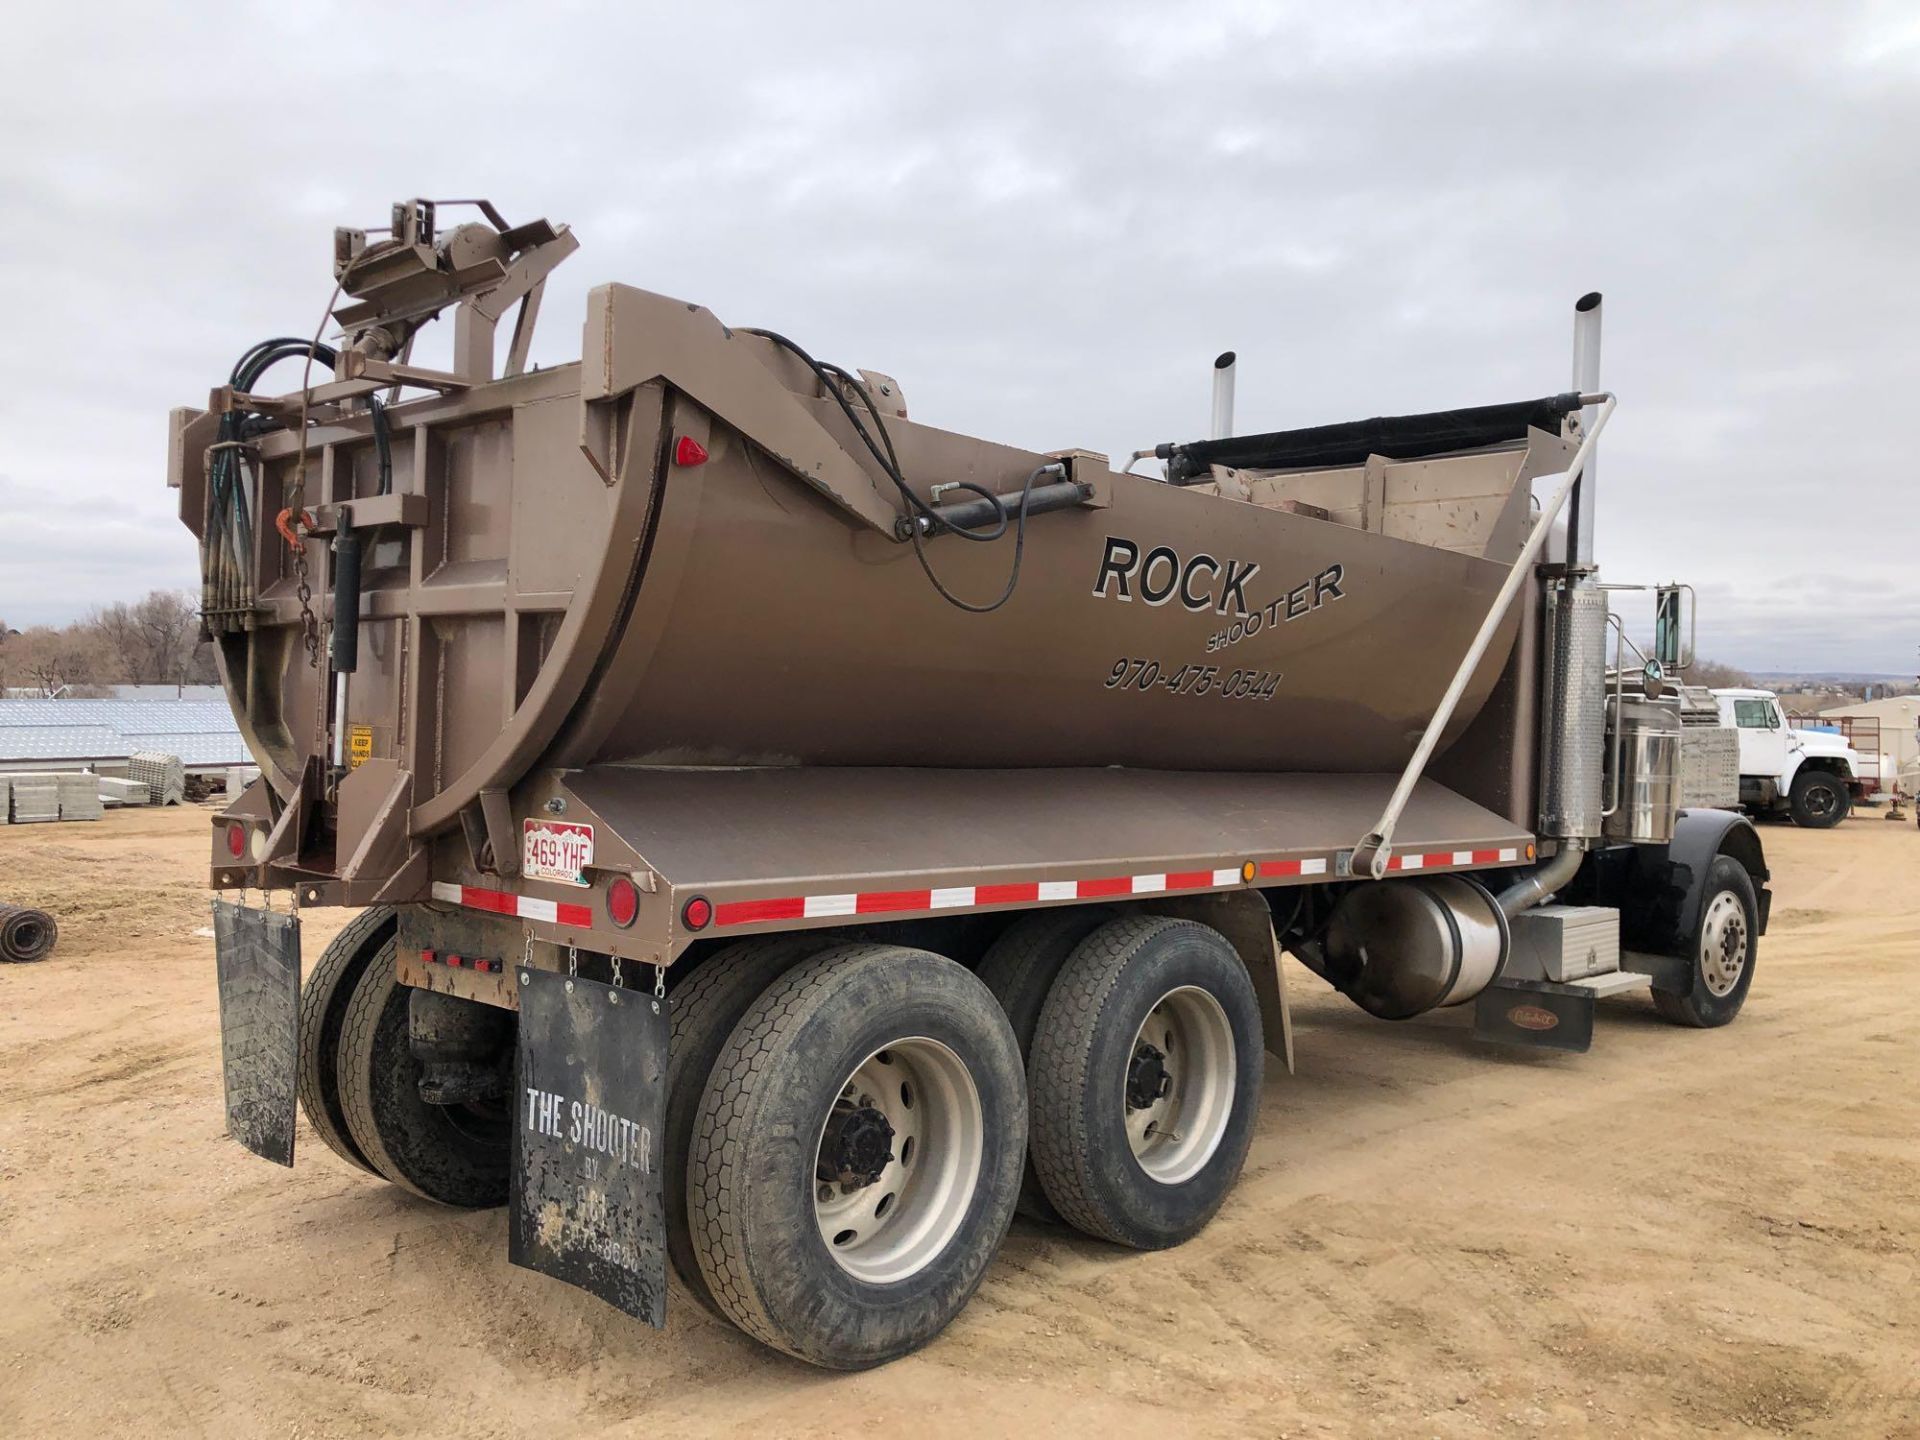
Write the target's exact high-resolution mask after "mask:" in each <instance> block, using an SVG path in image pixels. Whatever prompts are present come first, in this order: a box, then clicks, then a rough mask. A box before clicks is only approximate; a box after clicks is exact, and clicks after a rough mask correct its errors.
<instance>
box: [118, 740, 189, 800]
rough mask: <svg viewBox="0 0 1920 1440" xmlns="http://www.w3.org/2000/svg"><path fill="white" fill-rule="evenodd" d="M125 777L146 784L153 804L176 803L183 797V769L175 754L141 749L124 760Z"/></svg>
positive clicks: (184, 767)
mask: <svg viewBox="0 0 1920 1440" xmlns="http://www.w3.org/2000/svg"><path fill="white" fill-rule="evenodd" d="M127 778H128V779H129V780H138V781H141V782H142V783H143V784H145V785H146V787H147V795H148V799H149V802H150V803H152V804H154V805H180V804H184V803H185V801H186V798H187V770H186V766H185V765H183V764H182V763H181V760H180V757H179V756H178V755H169V754H167V753H165V752H164V751H159V750H142V751H139V752H138V753H136V754H134V755H132V756H130V757H129V758H128V760H127Z"/></svg>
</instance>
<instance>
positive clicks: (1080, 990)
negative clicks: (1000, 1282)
mask: <svg viewBox="0 0 1920 1440" xmlns="http://www.w3.org/2000/svg"><path fill="white" fill-rule="evenodd" d="M1259 1015H1260V1002H1259V998H1258V997H1257V996H1256V995H1255V993H1254V989H1253V981H1252V979H1251V978H1250V977H1249V976H1248V974H1247V968H1246V966H1245V965H1244V964H1242V963H1241V960H1240V956H1239V955H1238V954H1237V953H1236V952H1235V950H1234V949H1233V947H1232V946H1231V945H1230V944H1228V942H1227V940H1226V937H1225V936H1223V935H1221V934H1220V933H1219V932H1218V931H1217V930H1213V929H1211V928H1209V927H1208V926H1205V925H1201V924H1198V923H1196V922H1194V921H1191V920H1176V919H1170V918H1168V917H1165V916H1156V915H1128V916H1124V917H1122V918H1121V919H1118V920H1113V921H1109V922H1108V923H1107V924H1105V925H1103V926H1101V927H1100V928H1099V929H1098V930H1096V931H1094V932H1093V933H1092V934H1091V935H1089V936H1088V937H1087V938H1086V940H1084V941H1083V942H1082V943H1081V944H1080V945H1079V947H1078V948H1077V949H1075V951H1074V952H1073V955H1072V956H1071V958H1069V959H1068V961H1067V963H1066V966H1065V968H1063V969H1062V970H1061V972H1060V976H1059V979H1057V980H1056V981H1055V982H1054V986H1053V991H1052V993H1051V994H1050V995H1049V996H1048V997H1047V1003H1046V1007H1045V1008H1044V1010H1043V1011H1042V1012H1041V1016H1040V1028H1039V1031H1038V1033H1037V1034H1036V1035H1035V1037H1034V1043H1033V1056H1032V1059H1031V1060H1030V1061H1029V1062H1028V1066H1027V1076H1028V1082H1029V1085H1030V1087H1031V1089H1032V1114H1033V1140H1032V1145H1033V1159H1034V1166H1035V1168H1036V1169H1037V1170H1038V1171H1039V1173H1040V1183H1041V1184H1042V1185H1043V1186H1044V1187H1045V1188H1046V1192H1047V1198H1048V1199H1050V1200H1051V1201H1052V1202H1053V1204H1054V1207H1055V1208H1056V1209H1057V1210H1058V1211H1059V1212H1060V1214H1061V1215H1062V1216H1063V1217H1064V1218H1065V1219H1066V1220H1067V1221H1069V1222H1070V1223H1071V1224H1073V1225H1074V1226H1076V1227H1078V1228H1079V1229H1081V1230H1084V1231H1085V1232H1086V1233H1087V1234H1089V1235H1093V1236H1097V1237H1099V1238H1101V1239H1104V1240H1111V1241H1113V1242H1114V1243H1116V1244H1119V1245H1127V1246H1131V1247H1132V1248H1134V1249H1136V1250H1159V1249H1164V1248H1166V1247H1167V1246H1170V1245H1178V1244H1179V1243H1180V1242H1181V1241H1183V1240H1186V1239H1189V1238H1191V1237H1192V1236H1194V1235H1196V1234H1198V1233H1199V1231H1200V1230H1201V1229H1202V1228H1203V1227H1204V1226H1205V1225H1206V1223H1207V1222H1208V1221H1209V1220H1211V1219H1212V1218H1213V1216H1214V1214H1215V1213H1216V1212H1217V1211H1218V1210H1219V1209H1220V1207H1221V1205H1222V1204H1224V1203H1225V1201H1226V1198H1227V1192H1228V1191H1229V1190H1231V1189H1232V1188H1233V1182H1234V1181H1235V1180H1236V1179H1238V1178H1239V1175H1240V1168H1241V1166H1242V1165H1243V1164H1244V1163H1245V1162H1246V1158H1247V1148H1248V1146H1249V1145H1251V1144H1252V1142H1253V1126H1254V1120H1255V1118H1256V1116H1257V1114H1258V1111H1259V1105H1260V1084H1261V1079H1262V1075H1263V1073H1264V1069H1265V1063H1266V1061H1265V1054H1264V1052H1263V1050H1262V1048H1261V1047H1262V1040H1261V1034H1260V1024H1259Z"/></svg>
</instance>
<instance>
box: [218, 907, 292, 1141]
mask: <svg viewBox="0 0 1920 1440" xmlns="http://www.w3.org/2000/svg"><path fill="white" fill-rule="evenodd" d="M213 958H214V968H215V971H216V972H217V974H218V976H219V981H220V1072H221V1077H222V1079H223V1081H224V1083H225V1087H226V1099H227V1133H228V1134H229V1135H231V1136H233V1138H234V1139H236V1140H238V1141H239V1142H240V1143H241V1144H242V1145H244V1146H246V1147H247V1149H249V1150H251V1151H252V1152H253V1153H254V1154H256V1155H258V1156H259V1157H260V1158H261V1159H263V1160H272V1161H274V1162H275V1163H276V1164H280V1165H287V1166H291V1165H292V1164H293V1112H294V1074H295V1068H296V1066H297V1064H298V1059H297V1056H298V1053H299V1043H300V918H299V917H298V916H297V915H277V914H274V913H273V912H272V911H269V910H255V909H253V908H252V907H251V906H247V905H234V904H230V903H229V902H227V901H225V900H215V901H214V902H213Z"/></svg>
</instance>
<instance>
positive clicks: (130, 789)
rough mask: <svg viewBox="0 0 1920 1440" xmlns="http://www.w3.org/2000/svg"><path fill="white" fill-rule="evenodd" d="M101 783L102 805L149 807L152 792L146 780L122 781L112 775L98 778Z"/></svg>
mask: <svg viewBox="0 0 1920 1440" xmlns="http://www.w3.org/2000/svg"><path fill="white" fill-rule="evenodd" d="M96 778H97V779H98V780H99V782H100V803H101V804H103V805H148V804H151V803H152V801H151V800H150V799H149V795H150V793H151V792H149V791H148V789H147V783H146V781H144V780H120V779H116V778H115V777H114V776H111V775H101V776H98V777H96Z"/></svg>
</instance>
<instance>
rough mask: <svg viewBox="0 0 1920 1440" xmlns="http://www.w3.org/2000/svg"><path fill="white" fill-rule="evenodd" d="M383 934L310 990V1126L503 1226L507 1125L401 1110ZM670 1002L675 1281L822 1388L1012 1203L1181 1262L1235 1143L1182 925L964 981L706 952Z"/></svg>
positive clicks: (362, 936) (908, 1318) (1028, 957)
mask: <svg viewBox="0 0 1920 1440" xmlns="http://www.w3.org/2000/svg"><path fill="white" fill-rule="evenodd" d="M393 933H394V925H393V917H392V914H391V912H383V911H369V912H367V913H366V914H364V915H363V916H361V917H360V918H359V919H357V920H356V921H355V922H353V924H352V925H350V926H349V927H348V928H347V930H346V931H343V932H342V934H341V936H340V937H339V938H338V939H337V940H336V941H335V943H334V944H333V945H331V946H329V947H328V949H327V951H326V953H325V954H324V955H323V956H322V957H321V959H320V961H319V963H318V964H317V965H316V966H315V967H314V970H313V973H312V974H311V975H310V977H309V979H308V982H307V985H306V987H305V991H304V994H303V998H302V1016H301V1053H300V1097H301V1101H302V1104H303V1107H304V1108H305V1109H306V1112H307V1115H308V1118H309V1120H310V1121H311V1122H312V1123H313V1126H314V1129H315V1131H316V1132H317V1133H318V1134H319V1135H320V1137H321V1139H322V1140H323V1141H324V1142H325V1143H326V1144H327V1145H328V1146H329V1147H330V1148H332V1149H333V1150H335V1151H336V1152H337V1153H338V1154H340V1155H341V1157H342V1158H344V1159H346V1160H347V1161H349V1163H351V1164H353V1165H356V1166H358V1167H359V1168H361V1169H364V1170H367V1171H370V1172H372V1173H375V1174H378V1175H381V1176H383V1177H384V1178H386V1179H388V1180H391V1181H393V1182H394V1183H396V1184H398V1185H401V1186H403V1187H405V1188H406V1189H408V1190H410V1191H412V1192H414V1193H416V1194H419V1195H422V1196H425V1197H426V1198H428V1199H432V1200H436V1201H440V1202H442V1203H446V1204H451V1205H462V1206H485V1205H497V1204H500V1203H503V1202H504V1200H505V1198H506V1193H507V1184H508V1165H509V1159H510V1154H511V1141H512V1125H511V1117H510V1115H509V1114H508V1113H507V1112H506V1111H505V1109H504V1107H501V1108H500V1109H499V1110H498V1111H497V1112H495V1111H493V1110H490V1109H489V1108H488V1107H487V1106H485V1105H477V1104H476V1105H456V1106H443V1105H431V1104H428V1103H426V1102H425V1101H423V1100H421V1098H420V1094H419V1080H420V1074H421V1072H420V1066H419V1064H418V1062H417V1061H416V1060H415V1059H414V1057H413V1056H412V1054H411V1051H410V1048H409V1037H408V1005H409V997H410V995H411V992H410V991H409V990H408V989H407V988H406V987H404V986H401V985H399V984H398V983H397V981H396V979H395V974H394V953H393V946H394V940H393ZM669 1004H670V1009H669V1021H670V1041H669V1050H668V1072H667V1108H666V1117H665V1133H664V1134H663V1136H662V1137H661V1138H662V1147H663V1154H664V1159H665V1166H664V1168H665V1184H666V1220H667V1248H668V1253H669V1257H670V1259H671V1261H672V1263H673V1266H674V1268H675V1270H676V1271H677V1272H678V1274H679V1276H680V1278H681V1280H682V1282H683V1284H684V1285H685V1287H686V1289H687V1290H688V1292H689V1293H690V1294H692V1295H693V1297H694V1298H695V1299H696V1300H698V1301H699V1302H700V1303H701V1304H703V1305H704V1306H706V1307H707V1308H708V1309H709V1310H712V1311H713V1312H715V1313H717V1314H718V1315H720V1316H722V1317H723V1318H725V1319H727V1320H729V1321H731V1322H732V1323H734V1324H735V1325H737V1326H739V1327H740V1328H741V1329H743V1330H745V1331H746V1332H747V1333H748V1334H750V1335H753V1336H754V1337H755V1338H757V1339H759V1340H761V1341H762V1342H764V1343H766V1344H768V1345H771V1346H773V1347H774V1348H776V1349H780V1350H783V1351H785V1352H786V1353H788V1354H791V1355H794V1356H796V1357H798V1358H800V1359H803V1360H806V1361H808V1362H810V1363H812V1364H815V1365H820V1366H824V1367H828V1368H833V1369H843V1370H852V1369H863V1368H866V1367H868V1366H872V1365H877V1364H881V1363H884V1362H885V1361H887V1360H890V1359H893V1358H895V1357H897V1356H900V1355H903V1354H906V1353H908V1352H909V1351H911V1350H914V1349H917V1348H918V1347H919V1346H921V1345H923V1344H925V1343H926V1342H927V1341H928V1340H930V1339H932V1338H933V1337H934V1336H935V1335H937V1334H938V1333H939V1332H940V1331H941V1330H942V1329H944V1328H945V1326H946V1325H947V1324H948V1323H949V1322H950V1321H951V1320H952V1319H953V1318H954V1316H955V1315H957V1314H958V1313H959V1311H960V1310H961V1308H963V1307H964V1306H965V1304H966V1303H967V1301H968V1299H969V1298H970V1297H971V1296H972V1294H973V1292H974V1290H975V1289H976V1288H977V1287H978V1286H979V1284H980V1282H981V1280H982V1278H983V1277H984V1275H985V1273H986V1269H987V1266H988V1265H989V1264H990V1263H991V1262H992V1259H993V1256H994V1254H995V1252H996V1251H997V1250H998V1248H999V1245H1000V1243H1001V1240H1002V1239H1003V1238H1004V1236H1005V1234H1006V1232H1007V1228H1008V1226H1009V1224H1010V1223H1011V1220H1012V1216H1013V1212H1014V1208H1015V1205H1016V1202H1019V1203H1021V1204H1023V1205H1025V1206H1026V1207H1027V1208H1028V1209H1030V1210H1033V1211H1035V1212H1037V1213H1040V1214H1043V1215H1047V1216H1050V1217H1053V1216H1057V1217H1058V1218H1061V1219H1064V1220H1066V1221H1067V1222H1069V1223H1071V1224H1072V1225H1074V1226H1076V1227H1078V1228H1080V1229H1081V1230H1084V1231H1086V1232H1087V1233H1088V1234H1091V1235H1095V1236H1098V1237H1101V1238H1103V1239H1107V1240H1111V1241H1115V1242H1117V1243H1120V1244H1123V1245H1128V1246H1132V1247H1135V1248H1142V1249H1156V1248H1161V1247H1164V1246H1167V1245H1173V1244H1177V1243H1178V1242H1179V1241H1181V1240H1184V1239H1186V1238H1187V1237H1188V1236H1190V1235H1192V1234H1193V1233H1195V1232H1196V1231H1197V1230H1199V1229H1200V1228H1201V1227H1202V1226H1203V1225H1205V1224H1206V1222H1207V1221H1208V1220H1209V1219H1210V1218H1211V1217H1212V1216H1213V1214H1214V1213H1215V1211H1217V1210H1218V1208H1219V1207H1220V1204H1221V1203H1222V1201H1223V1200H1224V1199H1225V1197H1226V1193H1227V1191H1228V1189H1229V1188H1230V1187H1231V1185H1232V1183H1233V1181H1234V1179H1235V1178H1236V1177H1237V1175H1238V1174H1239V1171H1240V1168H1241V1165H1242V1163H1243V1161H1244V1159H1245V1156H1246V1151H1247V1146H1248V1143H1249V1141H1250V1139H1251V1135H1252V1129H1253V1122H1254V1115H1255V1109H1256V1106H1257V1103H1258V1096H1259V1089H1260V1078H1261V1066H1262V1053H1261V1041H1260V1030H1259V1021H1258V1016H1259V1011H1258V1002H1257V1000H1256V999H1255V997H1254V994H1253V989H1252V985H1251V983H1250V981H1249V978H1248V976H1247V973H1246V969H1245V967H1244V965H1243V964H1242V963H1241V961H1240V959H1239V957H1238V955H1237V954H1236V953H1235V952H1234V951H1233V949H1232V948H1231V947H1230V946H1229V945H1228V944H1227V942H1226V941H1225V940H1224V938H1222V937H1221V936H1220V935H1219V934H1218V933H1217V932H1215V931H1213V930H1211V929H1209V928H1207V927H1206V926H1203V925H1199V924H1196V923H1194V922H1191V921H1186V920H1176V919H1170V918H1167V917H1159V916H1148V915H1118V914H1115V913H1114V912H1112V911H1104V910H1089V911H1084V912H1081V911H1073V912H1068V911H1055V912H1046V913H1042V914H1036V915H1032V916H1027V917H1023V918H1022V919H1020V920H1018V921H1016V922H1015V923H1014V925H1013V926H1012V927H1010V929H1009V930H1008V931H1007V932H1006V934H1005V935H1004V936H1003V937H1002V941H1001V943H1000V944H998V945H996V946H995V947H994V950H993V952H992V953H990V955H989V956H988V958H987V960H986V961H984V962H983V964H982V966H981V971H980V974H978V975H976V974H974V973H972V972H970V971H968V970H967V969H966V968H965V967H963V966H961V965H959V964H957V963H955V962H954V961H952V960H949V959H946V958H943V957H941V956H939V955H935V954H932V953H930V952H927V951H924V950H915V949H910V948H905V947H901V946H896V945H877V944H868V943H859V942H855V943H848V942H847V941H846V940H845V937H844V936H842V937H833V936H821V935H818V934H815V935H794V936H775V937H766V938H763V939H756V940H749V941H745V942H741V943H739V944H737V945H734V946H732V947H729V949H727V950H725V951H722V952H720V953H718V954H715V955H713V956H710V957H709V958H708V959H707V960H706V961H705V962H704V963H703V964H702V965H701V966H700V967H699V968H698V969H696V970H694V971H693V972H692V973H691V974H690V975H689V976H688V977H687V978H686V979H685V980H683V981H682V982H681V983H680V984H678V985H677V986H675V988H674V989H673V991H672V992H671V994H670V999H669ZM1030 1133H1031V1149H1030V1148H1029V1135H1030ZM1023 1171H1024V1181H1023Z"/></svg>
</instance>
